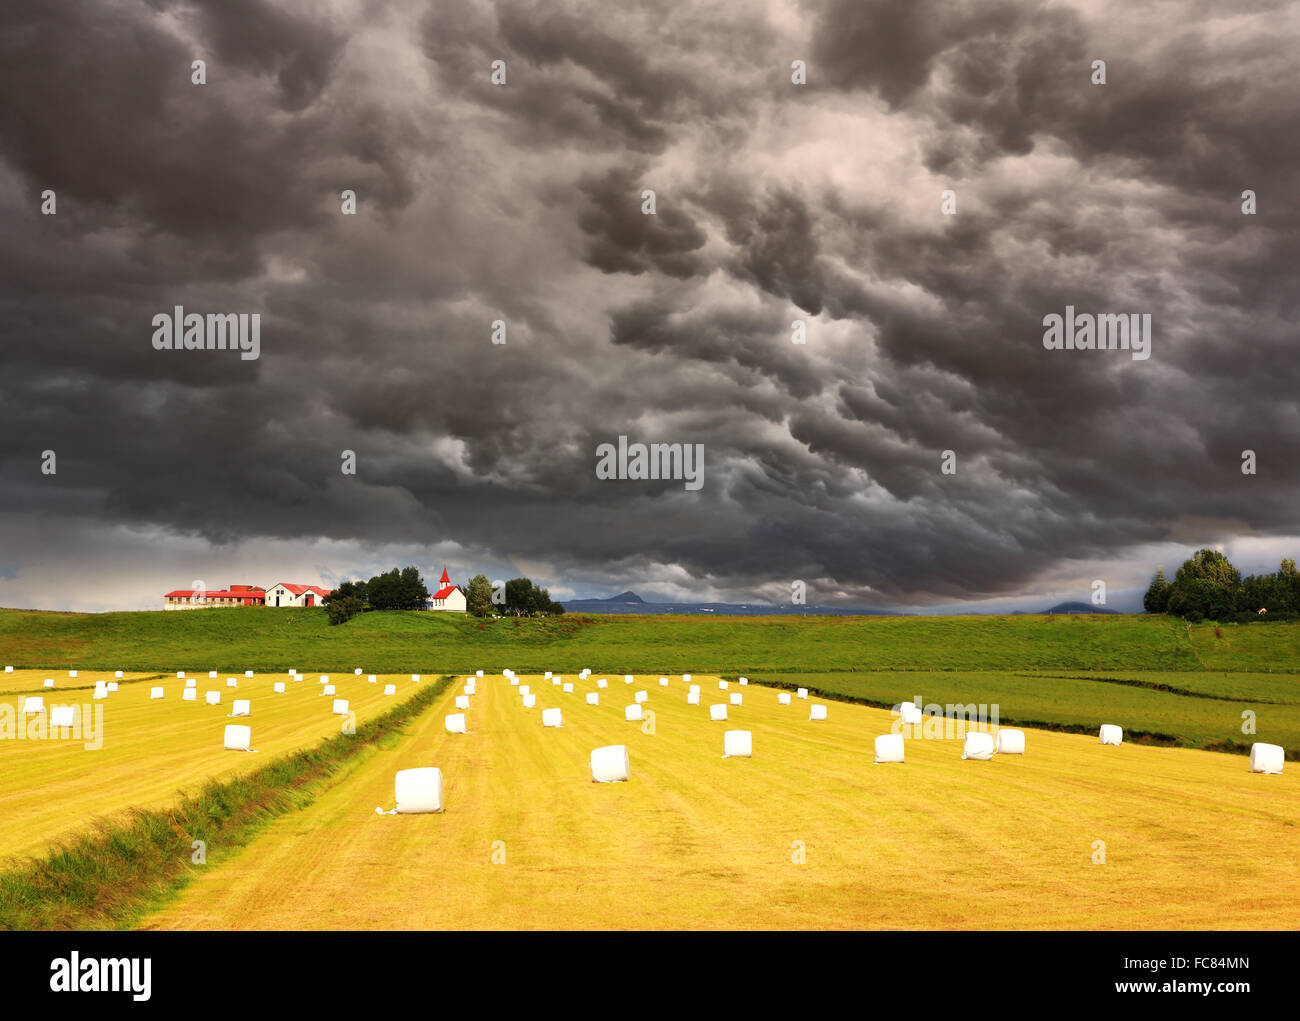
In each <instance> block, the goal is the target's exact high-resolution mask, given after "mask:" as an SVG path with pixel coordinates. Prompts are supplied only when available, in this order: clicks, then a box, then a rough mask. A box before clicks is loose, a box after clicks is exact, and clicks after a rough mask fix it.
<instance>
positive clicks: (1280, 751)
mask: <svg viewBox="0 0 1300 1021" xmlns="http://www.w3.org/2000/svg"><path fill="white" fill-rule="evenodd" d="M1285 761H1286V750H1285V749H1284V748H1283V747H1282V746H1281V745H1280V744H1265V743H1264V742H1262V741H1256V742H1255V743H1254V744H1252V745H1251V746H1250V771H1251V772H1252V773H1268V774H1271V775H1274V776H1276V775H1277V774H1279V773H1281V772H1282V764H1283V763H1284V762H1285Z"/></svg>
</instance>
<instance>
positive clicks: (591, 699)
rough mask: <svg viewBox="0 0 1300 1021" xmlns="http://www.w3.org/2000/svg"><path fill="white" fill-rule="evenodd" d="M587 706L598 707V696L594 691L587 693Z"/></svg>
mask: <svg viewBox="0 0 1300 1021" xmlns="http://www.w3.org/2000/svg"><path fill="white" fill-rule="evenodd" d="M587 705H600V696H599V695H598V694H596V693H595V692H594V691H589V692H587Z"/></svg>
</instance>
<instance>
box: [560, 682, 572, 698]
mask: <svg viewBox="0 0 1300 1021" xmlns="http://www.w3.org/2000/svg"><path fill="white" fill-rule="evenodd" d="M560 691H562V692H563V693H564V694H566V695H572V694H573V682H572V681H565V682H564V687H562V688H561V689H560Z"/></svg>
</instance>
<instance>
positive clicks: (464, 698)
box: [456, 695, 469, 709]
mask: <svg viewBox="0 0 1300 1021" xmlns="http://www.w3.org/2000/svg"><path fill="white" fill-rule="evenodd" d="M456 708H457V709H468V708H469V696H468V695H457V696H456Z"/></svg>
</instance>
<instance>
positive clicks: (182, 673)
mask: <svg viewBox="0 0 1300 1021" xmlns="http://www.w3.org/2000/svg"><path fill="white" fill-rule="evenodd" d="M184 677H185V671H184V670H177V671H176V678H177V680H180V679H182V678H184Z"/></svg>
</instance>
